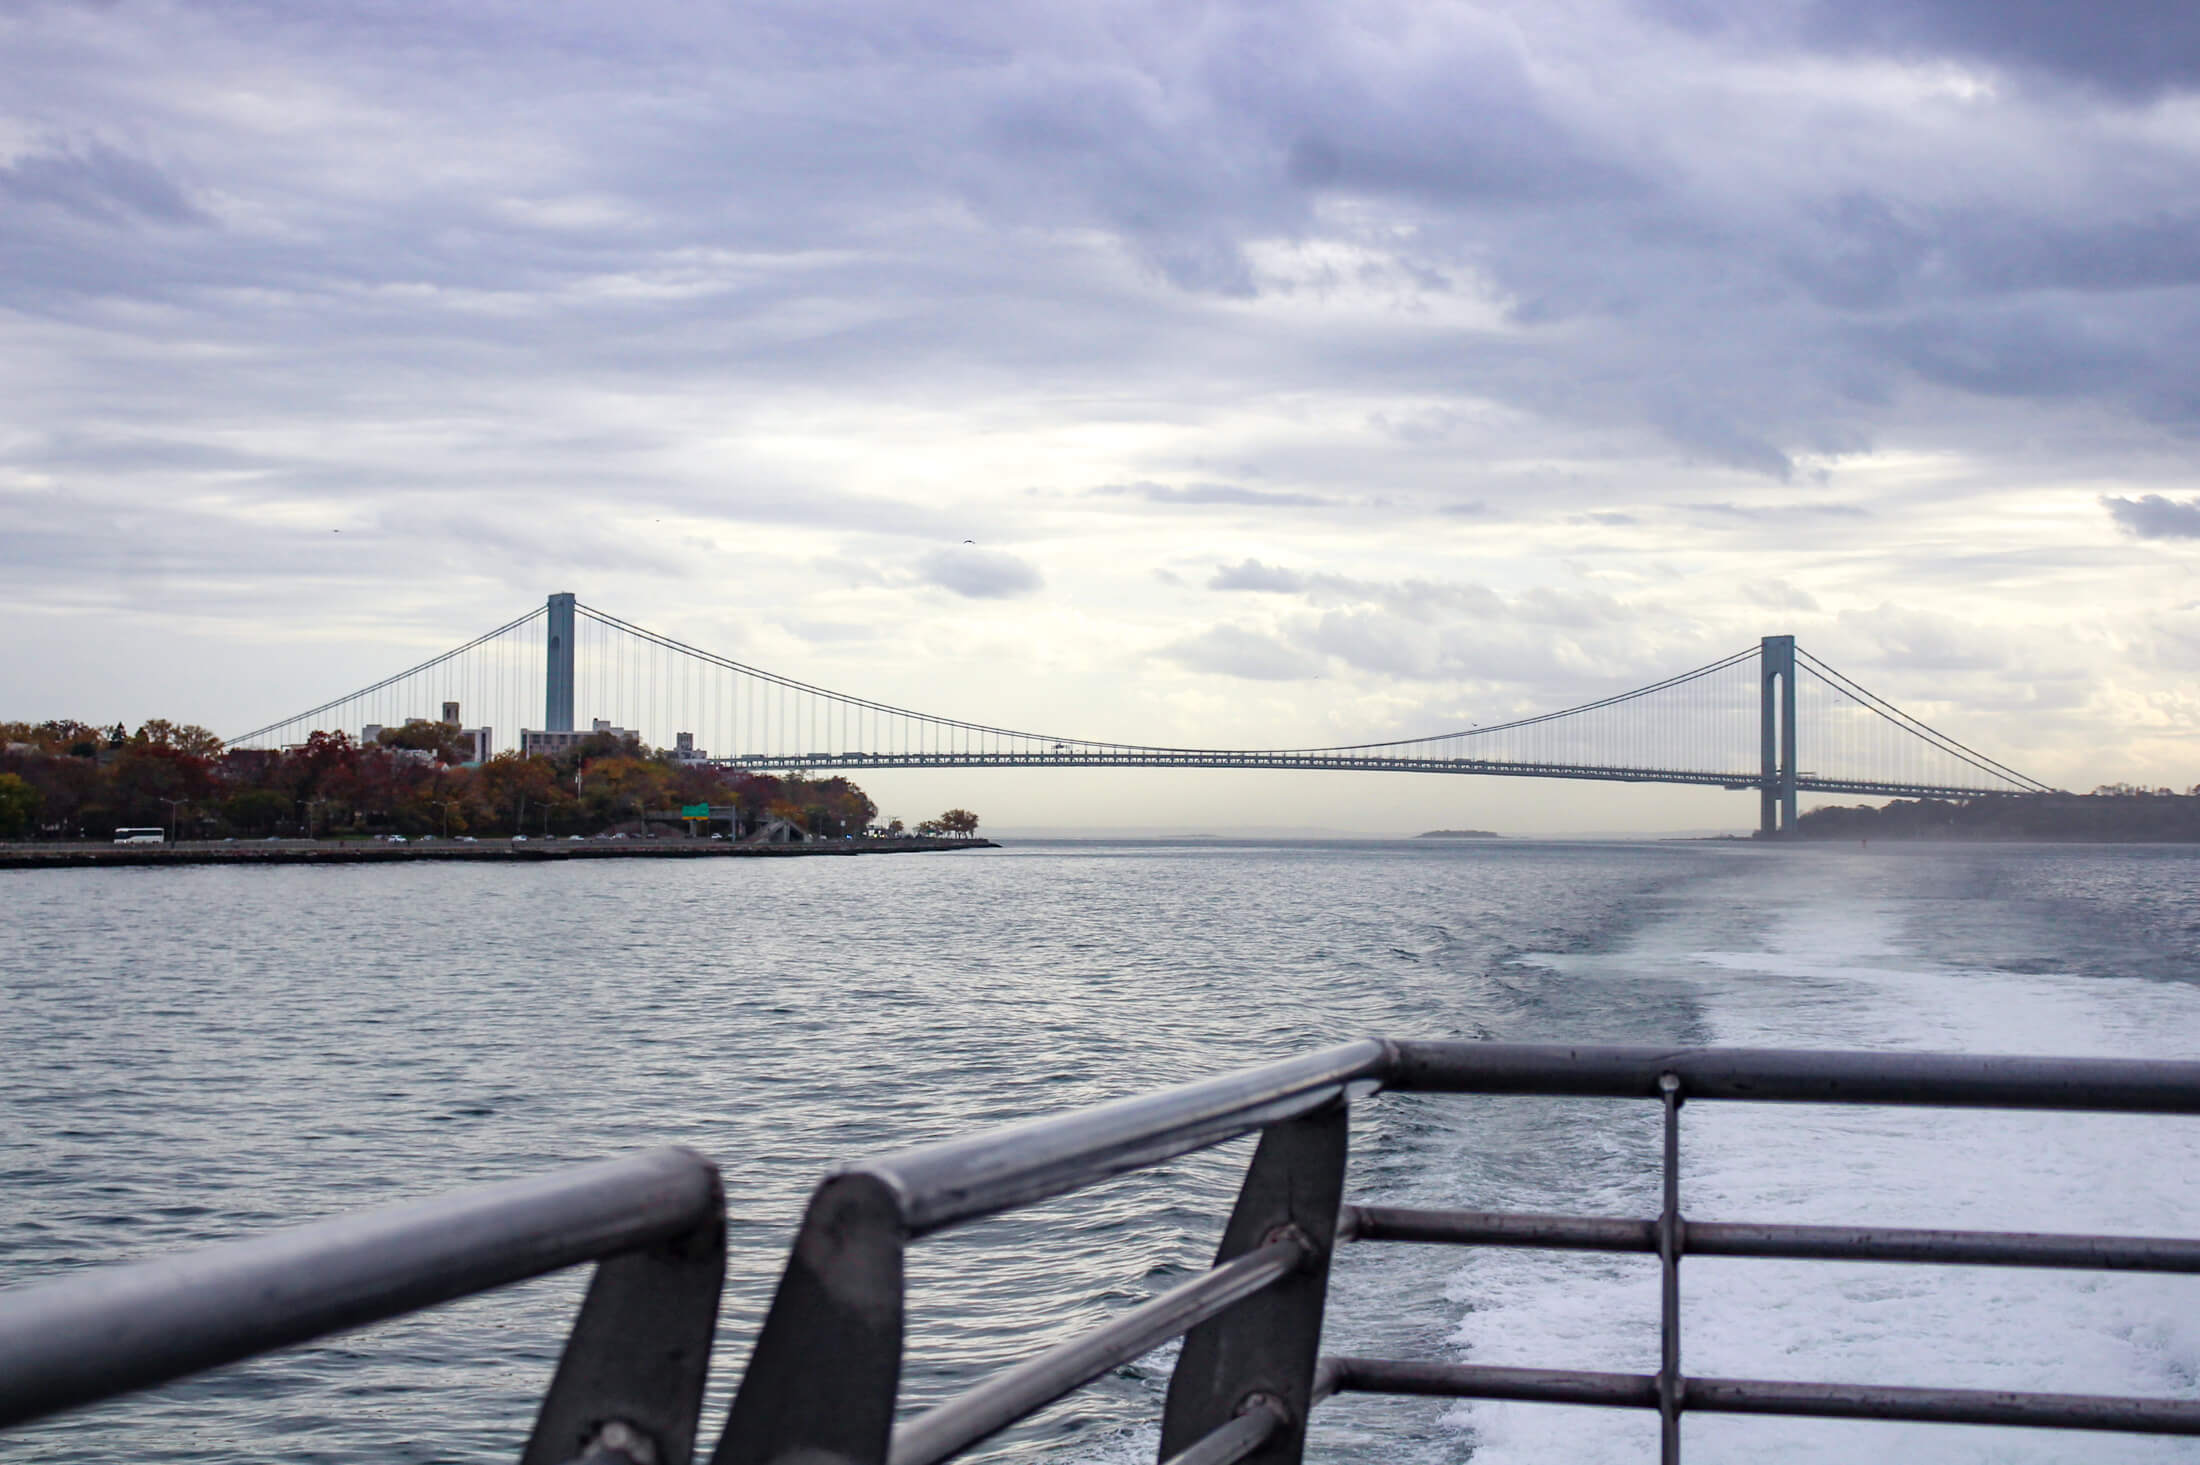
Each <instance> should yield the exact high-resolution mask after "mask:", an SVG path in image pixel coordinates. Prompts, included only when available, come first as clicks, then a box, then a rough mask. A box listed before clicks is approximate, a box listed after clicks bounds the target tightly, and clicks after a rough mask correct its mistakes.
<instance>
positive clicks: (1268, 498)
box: [1093, 483, 1327, 509]
mask: <svg viewBox="0 0 2200 1465" xmlns="http://www.w3.org/2000/svg"><path fill="white" fill-rule="evenodd" d="M1093 492H1094V493H1097V494H1105V495H1109V496H1111V497H1125V496H1127V497H1131V498H1137V499H1141V500H1143V501H1144V502H1146V503H1149V504H1245V505H1254V506H1258V507H1264V508H1290V509H1296V508H1316V507H1319V506H1321V505H1322V504H1324V503H1326V502H1327V500H1324V499H1320V498H1316V497H1315V496H1313V495H1312V494H1304V493H1279V492H1275V491H1273V490H1270V489H1261V488H1241V487H1239V486H1238V485H1236V484H1233V483H1190V484H1183V485H1175V484H1167V483H1110V484H1106V485H1104V486H1102V487H1100V488H1096V489H1094V490H1093Z"/></svg>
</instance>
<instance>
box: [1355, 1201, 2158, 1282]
mask: <svg viewBox="0 0 2200 1465" xmlns="http://www.w3.org/2000/svg"><path fill="white" fill-rule="evenodd" d="M1337 1234H1338V1236H1339V1238H1340V1239H1346V1240H1352V1241H1408V1242H1432V1243H1438V1244H1447V1245H1460V1246H1522V1247H1536V1248H1540V1249H1544V1250H1550V1251H1623V1252H1654V1251H1656V1250H1657V1249H1658V1227H1657V1222H1655V1221H1629V1220H1619V1219H1614V1218H1609V1217H1603V1216H1543V1215H1528V1214H1521V1213H1516V1212H1504V1211H1421V1210H1407V1209H1403V1208H1400V1207H1396V1206H1346V1207H1345V1208H1344V1214H1343V1215H1342V1217H1340V1218H1339V1220H1338V1223H1337ZM1681 1252H1682V1254H1683V1255H1685V1256H1730V1257H1760V1258H1774V1259H1785V1260H1790V1261H1856V1262H1925V1263H1937V1264H1940V1265H1943V1266H1989V1267H2070V1268H2075V1269H2079V1270H2091V1271H2113V1272H2179V1273H2200V1241H2193V1240H2187V1239H2185V1238H2183V1237H2173V1236H2063V1235H2049V1234H2044V1233H2038V1232H2024V1231H1927V1230H1915V1229H1910V1228H1906V1227H1900V1226H1775V1225H1762V1224H1758V1223H1755V1222H1746V1221H1686V1222H1683V1223H1682V1229H1681Z"/></svg>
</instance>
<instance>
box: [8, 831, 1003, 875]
mask: <svg viewBox="0 0 2200 1465" xmlns="http://www.w3.org/2000/svg"><path fill="white" fill-rule="evenodd" d="M999 848H1000V846H999V845H997V844H995V843H994V842H993V841H992V840H990V839H933V838H929V837H917V836H912V837H910V838H907V839H848V840H828V839H820V840H814V841H811V842H810V843H807V844H724V843H720V842H718V841H714V840H700V839H696V840H688V839H682V840H665V841H654V840H651V841H644V840H635V841H632V842H626V841H620V842H611V841H602V842H599V841H596V840H588V841H586V842H568V841H566V840H562V839H547V840H529V841H527V842H526V843H525V844H513V843H509V842H507V841H504V840H497V841H495V842H494V843H491V842H489V841H486V840H485V841H483V842H482V843H480V844H458V843H455V842H453V843H449V844H445V843H442V842H434V843H427V844H374V843H369V842H366V841H363V840H322V841H317V842H312V843H308V842H307V841H305V840H285V841H284V842H283V843H281V844H196V843H193V844H180V845H126V844H124V845H95V844H17V845H0V870H61V869H81V868H85V867H88V866H102V865H390V864H401V863H403V862H405V861H407V860H465V861H472V862H474V863H477V864H480V863H487V864H507V865H511V864H542V863H545V862H549V861H558V860H721V859H780V858H785V857H790V856H800V855H898V854H918V853H925V852H934V851H938V852H944V851H948V850H967V849H999Z"/></svg>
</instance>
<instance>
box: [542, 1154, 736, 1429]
mask: <svg viewBox="0 0 2200 1465" xmlns="http://www.w3.org/2000/svg"><path fill="white" fill-rule="evenodd" d="M710 1177H711V1197H712V1199H713V1201H714V1202H715V1204H714V1205H713V1206H712V1208H711V1213H710V1215H709V1217H708V1218H706V1219H705V1220H703V1221H702V1222H700V1223H698V1224H697V1225H696V1227H695V1229H694V1230H692V1231H690V1232H688V1233H687V1234H685V1235H682V1236H675V1237H673V1238H671V1239H670V1240H668V1241H662V1242H659V1243H658V1244H657V1245H655V1246H652V1247H648V1248H645V1249H644V1250H641V1251H629V1252H623V1253H621V1254H619V1255H617V1256H608V1257H605V1258H604V1259H603V1260H602V1261H600V1262H598V1263H597V1264H596V1275H595V1277H594V1278H593V1279H592V1280H591V1281H590V1282H589V1284H588V1295H587V1296H586V1297H584V1298H583V1299H582V1301H581V1311H580V1317H579V1319H578V1320H577V1321H575V1322H574V1324H573V1333H572V1336H571V1337H569V1338H568V1339H567V1340H566V1344H565V1352H564V1354H563V1356H561V1357H560V1358H559V1359H558V1371H557V1373H556V1375H555V1376H553V1377H552V1379H551V1381H550V1392H549V1393H548V1394H546V1395H544V1396H543V1401H542V1408H541V1410H540V1411H539V1412H538V1413H537V1414H536V1416H535V1429H534V1433H533V1434H532V1435H530V1436H529V1437H528V1440H527V1448H526V1450H525V1451H524V1452H522V1453H521V1455H520V1465H563V1462H565V1461H568V1460H572V1459H574V1458H575V1457H576V1456H581V1455H583V1454H598V1453H601V1452H602V1451H603V1450H604V1449H605V1448H607V1447H608V1448H611V1449H618V1450H620V1453H621V1454H622V1455H623V1456H624V1457H625V1458H628V1459H634V1460H636V1461H637V1462H638V1465H688V1460H689V1458H690V1457H691V1456H692V1455H693V1454H694V1452H695V1426H696V1423H697V1417H698V1416H699V1415H700V1414H701V1412H702V1408H703V1382H704V1379H705V1377H706V1376H707V1375H708V1373H709V1371H710V1345H711V1341H712V1338H713V1337H714V1336H715V1334H716V1333H717V1329H718V1296H719V1293H720V1292H721V1291H722V1290H723V1289H724V1286H725V1280H726V1202H725V1193H724V1191H723V1190H722V1189H721V1188H720V1186H719V1181H718V1172H717V1170H716V1169H712V1170H711V1172H710ZM606 1426H622V1427H623V1429H611V1430H609V1431H607V1429H606ZM636 1433H639V1435H640V1436H641V1437H642V1438H641V1441H639V1442H632V1440H633V1436H634V1435H635V1434H636ZM621 1441H628V1442H632V1443H630V1444H628V1445H627V1446H625V1447H623V1448H622V1446H621V1443H620V1442H621Z"/></svg>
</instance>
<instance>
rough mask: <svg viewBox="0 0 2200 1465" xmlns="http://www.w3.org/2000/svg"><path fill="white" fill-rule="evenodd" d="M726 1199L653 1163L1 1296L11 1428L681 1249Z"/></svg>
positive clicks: (708, 1183)
mask: <svg viewBox="0 0 2200 1465" xmlns="http://www.w3.org/2000/svg"><path fill="white" fill-rule="evenodd" d="M717 1194H718V1173H717V1171H716V1169H715V1168H714V1167H713V1166H712V1165H711V1163H710V1162H709V1161H708V1160H705V1159H704V1158H703V1157H702V1156H700V1155H698V1154H696V1153H694V1152H693V1151H692V1150H685V1149H659V1150H650V1151H647V1152H645V1153H643V1154H639V1155H632V1156H629V1157H626V1158H624V1159H617V1160H605V1161H601V1162H599V1163H596V1164H592V1165H581V1166H576V1167H574V1168H572V1169H569V1170H561V1171H558V1172H556V1173H554V1174H550V1175H543V1176H535V1177H531V1178H529V1179H525V1180H514V1181H508V1182H505V1183H503V1184H500V1185H486V1186H481V1187H478V1188H476V1189H472V1190H465V1191H460V1192H458V1193H457V1194H455V1195H448V1196H439V1197H437V1198H435V1199H433V1200H425V1201H418V1202H414V1203H412V1204H408V1205H398V1206H390V1207H386V1208H384V1209H381V1210H373V1211H365V1212H361V1213H360V1214H357V1215H351V1216H339V1217H336V1218H333V1219H331V1220H326V1221H318V1222H315V1223H313V1224H310V1225H305V1226H297V1227H293V1228H291V1229H289V1230H284V1231H277V1232H274V1233H272V1234H270V1235H265V1236H254V1237H248V1238H246V1239H244V1240H241V1241H233V1242H228V1243H225V1244H223V1245H220V1246H212V1247H207V1248H205V1249H203V1250H199V1251H192V1252H185V1253H183V1254H181V1255H178V1256H170V1257H161V1258H158V1259H156V1260H152V1261H145V1262H137V1263H133V1264H130V1265H125V1266H112V1267H96V1268H86V1269H84V1270H82V1271H79V1272H75V1273H71V1274H69V1275H66V1276H63V1277H59V1278H57V1279H55V1280H53V1281H50V1282H41V1283H34V1284H32V1285H30V1286H26V1287H19V1288H14V1289H11V1290H9V1291H6V1292H0V1426H6V1425H11V1424H17V1423H20V1422H22V1421H24V1420H27V1419H35V1418H38V1417H39V1416H41V1415H45V1414H52V1413H55V1412H57V1411H59V1410H63V1409H68V1408H71V1407H74V1406H76V1405H79V1404H86V1403H90V1402H92V1401H93V1400H96V1399H103V1398H107V1397H109V1396H111V1395H115V1394H122V1393H127V1392H129V1391H131V1390H133V1389H142V1388H148V1387H150V1386H152V1385H154V1384H158V1383H163V1382H166V1381H167V1380H169V1379H174V1378H180V1377H182V1376H183V1375H185V1374H190V1373H196V1372H198V1371H199V1370H201V1369H207V1368H213V1367H215V1366H216V1365H219V1364H224V1363H232V1362H235V1361H236V1360H238V1359H240V1358H249V1357H251V1356H252V1355H254V1354H256V1353H265V1352H267V1351H269V1350H271V1349H275V1348H282V1347H286V1346H288V1345H290V1344H293V1343H303V1342H306V1341H308V1340H310V1339H313V1338H318V1337H321V1336H323V1335H325V1334H328V1333H334V1332H341V1331H343V1330H345V1329H347V1328H356V1327H361V1326H364V1325H365V1324H367V1323H372V1322H379V1321H381V1320H382V1319H384V1318H391V1317H396V1316H399V1315H400V1314H403V1313H408V1312H413V1311H417V1310H418V1309H420V1308H423V1307H430V1306H433V1305H435V1304H436V1303H439V1302H448V1301H450V1300H452V1299H453V1298H458V1297H465V1296H468V1295H470V1294H473V1293H476V1292H485V1291H488V1290H489V1289H491V1288H494V1287H502V1286H505V1285H507V1284H509V1283H512V1282H518V1281H522V1280H524V1279H526V1278H528V1277H534V1276H539V1275H541V1274H542V1273H544V1272H552V1271H556V1270H558V1269H559V1268H561V1267H569V1266H573V1265H575V1264H577V1263H580V1262H585V1261H590V1260H593V1259H595V1258H597V1257H603V1256H609V1255H613V1254H616V1253H618V1252H624V1251H632V1250H636V1249H638V1248H640V1247H644V1246H649V1245H652V1244H654V1243H656V1242H659V1241H664V1240H668V1239H670V1238H672V1237H675V1236H679V1235H682V1234H685V1233H686V1232H688V1231H690V1230H692V1229H694V1228H695V1227H696V1226H697V1225H700V1224H702V1223H704V1222H705V1221H707V1220H708V1219H710V1218H711V1217H712V1216H713V1215H715V1213H716V1209H717Z"/></svg>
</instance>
